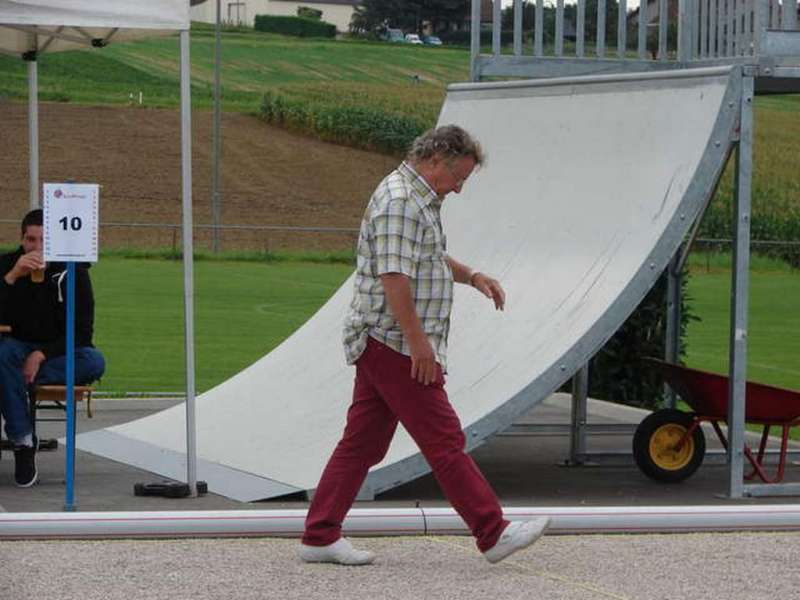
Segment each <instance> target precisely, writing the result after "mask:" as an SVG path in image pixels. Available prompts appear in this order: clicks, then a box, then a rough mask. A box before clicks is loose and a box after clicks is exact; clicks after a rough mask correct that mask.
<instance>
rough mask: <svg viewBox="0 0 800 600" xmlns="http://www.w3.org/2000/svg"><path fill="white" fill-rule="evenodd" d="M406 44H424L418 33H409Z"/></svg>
mask: <svg viewBox="0 0 800 600" xmlns="http://www.w3.org/2000/svg"><path fill="white" fill-rule="evenodd" d="M406 44H422V40H421V39H419V36H418V35H417V34H416V33H407V34H406Z"/></svg>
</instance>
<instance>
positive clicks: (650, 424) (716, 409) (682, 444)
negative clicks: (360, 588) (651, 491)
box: [633, 359, 800, 483]
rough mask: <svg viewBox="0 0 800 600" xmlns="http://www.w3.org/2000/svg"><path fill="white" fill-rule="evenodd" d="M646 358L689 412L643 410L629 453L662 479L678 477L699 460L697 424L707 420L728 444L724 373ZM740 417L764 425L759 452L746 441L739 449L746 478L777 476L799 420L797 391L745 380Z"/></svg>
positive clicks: (702, 445)
mask: <svg viewBox="0 0 800 600" xmlns="http://www.w3.org/2000/svg"><path fill="white" fill-rule="evenodd" d="M648 362H650V363H651V364H654V365H657V366H658V367H659V369H660V370H661V372H662V374H663V375H664V379H665V380H666V381H667V383H668V384H669V385H670V387H671V388H672V389H673V390H674V391H675V393H676V394H678V395H679V396H680V397H681V398H682V399H683V400H684V402H686V404H688V405H689V406H690V407H691V408H692V410H693V411H694V412H692V413H687V412H683V411H680V410H676V409H673V408H666V409H662V410H658V411H656V412H654V413H652V414H650V415H648V416H647V417H646V418H645V419H644V420H643V421H642V422H641V423H640V424H639V426H638V427H637V429H636V433H635V434H634V436H633V456H634V459H635V460H636V464H637V465H638V467H639V468H640V469H641V470H642V472H643V473H644V474H645V475H647V476H648V477H650V478H652V479H655V480H656V481H661V482H667V483H674V482H678V481H683V480H684V479H686V478H688V477H690V476H691V475H692V474H693V473H694V472H695V471H696V470H697V468H698V467H699V466H700V463H702V462H703V457H704V456H705V452H706V440H705V436H704V434H703V429H702V427H700V425H701V424H702V423H703V422H705V421H708V422H710V423H711V426H712V427H713V428H714V431H715V432H716V434H717V437H718V438H719V441H720V442H721V443H722V445H723V446H724V447H725V448H726V449H727V447H728V440H727V438H726V437H725V434H724V433H723V431H722V429H721V428H720V423H725V422H726V421H727V414H728V378H727V377H725V376H723V375H717V374H716V373H709V372H707V371H699V370H697V369H689V368H687V367H683V366H680V365H675V364H671V363H667V362H663V361H660V360H654V359H651V360H648ZM744 420H745V423H752V424H757V425H762V426H763V430H762V433H761V442H760V444H759V446H758V452H756V453H755V454H754V453H753V452H752V451H751V450H750V447H749V446H748V445H747V444H746V443H745V446H744V454H745V457H746V458H747V460H748V461H749V462H750V465H751V466H752V467H753V469H752V471H751V472H750V473H749V474H748V475H746V477H745V479H753V478H754V477H758V478H759V479H761V481H763V482H764V483H778V482H780V481H781V480H782V479H783V474H784V469H785V467H786V453H787V449H788V444H789V430H790V429H791V428H792V427H793V426H795V425H799V424H800V392H796V391H793V390H786V389H783V388H778V387H773V386H770V385H763V384H760V383H753V382H750V381H748V382H747V405H746V408H745V419H744ZM773 426H777V427H780V428H781V429H782V435H781V449H780V455H779V456H780V459H779V462H778V467H777V470H776V471H775V473H774V475H773V476H769V475H768V474H767V472H766V471H765V470H764V457H765V455H766V449H767V439H768V437H769V431H770V428H771V427H773Z"/></svg>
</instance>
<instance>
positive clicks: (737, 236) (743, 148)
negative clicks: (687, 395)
mask: <svg viewBox="0 0 800 600" xmlns="http://www.w3.org/2000/svg"><path fill="white" fill-rule="evenodd" d="M754 95H755V79H754V77H753V74H752V73H747V72H745V73H744V74H743V78H742V96H741V109H740V111H741V112H740V125H739V131H740V134H739V143H738V144H737V146H736V174H735V179H736V187H735V192H734V203H735V219H736V220H735V222H734V227H733V230H734V244H733V268H732V282H731V328H730V362H729V379H730V386H729V390H728V394H729V395H728V432H729V438H730V443H729V444H728V460H729V461H730V478H729V488H728V495H729V496H730V497H731V498H741V497H742V496H743V495H744V481H743V477H744V415H745V402H746V378H747V305H748V290H749V283H750V208H751V206H750V205H751V192H752V183H753V97H754Z"/></svg>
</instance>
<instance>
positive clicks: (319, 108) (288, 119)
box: [259, 92, 429, 154]
mask: <svg viewBox="0 0 800 600" xmlns="http://www.w3.org/2000/svg"><path fill="white" fill-rule="evenodd" d="M259 115H260V117H261V118H262V119H264V120H265V121H267V122H268V123H273V124H276V125H284V126H288V127H290V128H293V129H299V130H302V131H306V132H311V133H313V134H314V135H316V136H317V137H319V138H321V139H323V140H326V141H331V142H337V143H340V144H346V145H348V146H354V147H356V148H364V149H367V150H378V151H381V152H388V153H390V154H402V153H404V152H405V150H406V149H407V148H408V147H409V145H410V144H411V142H412V141H413V140H414V138H415V137H417V136H418V135H420V134H421V133H423V132H424V131H425V130H426V129H427V128H428V127H429V125H428V124H427V123H425V122H423V121H422V120H421V119H415V118H413V117H409V116H402V115H396V114H390V113H386V112H384V111H382V110H380V109H379V108H372V107H368V106H359V105H352V104H346V103H341V104H331V103H328V102H309V101H308V100H306V99H298V98H291V97H289V96H286V95H282V94H280V93H276V92H267V93H266V94H265V95H264V99H263V101H262V103H261V111H260V113H259Z"/></svg>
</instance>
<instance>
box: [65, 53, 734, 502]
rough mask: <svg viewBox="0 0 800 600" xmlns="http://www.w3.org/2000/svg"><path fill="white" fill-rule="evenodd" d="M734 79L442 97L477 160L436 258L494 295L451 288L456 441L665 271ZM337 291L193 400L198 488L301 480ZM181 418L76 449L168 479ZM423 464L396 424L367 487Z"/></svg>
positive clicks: (331, 440)
mask: <svg viewBox="0 0 800 600" xmlns="http://www.w3.org/2000/svg"><path fill="white" fill-rule="evenodd" d="M738 81H739V80H738V78H736V77H731V76H730V70H729V69H728V68H725V69H698V70H687V71H681V72H678V73H674V72H671V73H669V74H639V75H633V76H631V75H620V76H600V77H587V78H576V79H569V80H564V79H561V80H539V81H534V82H530V81H528V82H503V83H496V84H461V85H456V86H451V88H450V89H449V90H448V95H447V100H446V102H445V105H444V107H443V110H442V114H441V117H440V124H448V123H457V124H459V125H461V126H463V127H464V128H466V129H467V130H468V131H470V132H471V133H472V134H473V135H474V136H475V137H476V138H477V139H478V140H480V142H481V143H482V145H483V147H484V149H485V150H486V153H487V156H488V162H487V165H486V166H485V167H484V168H482V169H481V170H479V171H477V172H476V173H475V174H474V175H473V177H472V178H470V180H469V181H468V182H467V184H466V185H465V187H464V190H463V192H462V193H461V194H459V195H451V196H449V197H448V198H447V200H446V201H445V203H444V209H443V221H444V226H445V230H446V233H447V235H448V249H449V251H450V252H451V253H452V255H453V256H454V257H455V258H457V259H458V260H460V261H462V262H466V263H467V264H469V265H471V266H472V267H474V268H476V269H478V270H481V271H485V272H487V273H491V274H493V275H494V276H496V277H498V278H499V279H500V280H501V281H502V283H503V285H504V286H505V288H506V291H507V294H508V302H507V306H506V310H505V311H504V312H496V311H494V309H493V306H492V305H491V303H490V302H489V301H488V300H487V299H486V298H484V297H483V296H481V295H479V294H478V293H477V292H475V291H474V290H472V289H470V288H468V287H466V286H457V287H456V300H455V307H454V311H453V327H452V334H451V339H450V353H449V360H448V362H449V368H450V373H449V375H448V382H447V389H448V392H449V394H450V399H451V402H452V403H453V405H454V406H455V408H456V410H457V412H458V413H459V415H460V416H461V420H462V425H463V426H464V429H465V431H466V432H467V440H468V442H467V444H468V447H469V448H474V447H475V446H477V445H479V444H480V443H482V442H483V441H484V440H485V439H486V438H487V437H488V436H490V435H492V434H493V433H496V432H498V431H502V430H503V429H505V428H506V427H508V426H509V425H510V424H511V423H512V422H513V420H514V419H515V418H517V417H518V416H519V415H521V414H522V413H524V412H525V411H527V410H529V409H530V408H531V407H532V406H533V405H534V404H536V403H537V402H539V401H541V400H542V399H543V398H545V397H547V396H548V395H549V394H550V393H552V392H553V391H554V390H555V389H556V388H557V387H558V386H560V385H561V384H562V383H563V382H564V381H566V380H567V379H568V378H570V377H571V376H572V374H573V373H574V372H575V371H576V370H577V369H578V368H579V367H580V366H581V365H582V364H584V363H585V362H586V360H588V359H589V358H590V357H591V356H592V355H593V354H594V353H595V352H596V351H597V350H599V349H600V348H601V347H602V345H603V343H604V342H605V341H606V340H607V339H608V338H609V337H611V335H613V333H614V332H615V331H616V329H617V328H618V327H619V326H620V325H621V324H622V323H623V322H624V320H625V319H626V318H627V316H628V315H629V314H630V313H631V311H633V309H634V308H635V307H636V306H637V304H638V303H639V302H640V300H641V299H642V298H643V297H644V295H645V294H646V292H647V291H648V290H649V289H650V287H651V286H652V284H653V283H654V282H655V280H656V279H657V277H658V276H659V274H660V273H661V272H662V271H663V270H664V268H665V267H666V265H667V263H668V261H669V259H670V257H671V256H672V255H673V253H674V252H675V250H676V249H677V248H678V246H679V244H680V242H681V240H682V239H683V236H684V235H685V233H686V232H687V230H688V229H689V227H690V226H691V224H692V222H693V221H694V220H695V218H696V217H697V215H698V214H699V212H700V211H701V209H702V207H703V204H704V202H705V201H706V199H707V198H708V197H709V196H710V194H711V193H712V191H713V187H714V184H715V182H716V181H717V179H718V177H719V174H720V172H721V170H722V167H723V165H724V162H725V158H726V156H727V153H728V151H729V143H730V142H729V140H730V139H731V134H732V132H733V130H734V128H735V127H736V122H737V118H738V100H736V99H737V94H738V88H737V85H738ZM364 201H365V203H366V201H367V199H366V198H365V199H364ZM351 288H352V279H350V280H348V281H347V282H346V283H345V284H344V285H343V286H342V288H341V289H339V290H338V291H337V292H336V294H334V296H333V297H332V298H331V299H330V300H329V301H328V303H327V304H326V305H325V306H323V307H322V308H321V309H320V311H319V312H318V313H317V314H316V315H314V317H312V318H311V319H310V320H309V321H308V322H307V323H306V324H305V325H304V326H303V327H301V328H300V329H299V330H298V331H297V332H295V333H294V334H293V335H292V336H291V337H290V338H289V339H287V340H286V341H285V342H284V343H283V344H282V345H281V346H279V347H278V348H276V349H275V350H274V351H273V352H271V353H270V354H269V355H267V356H265V357H264V358H262V359H261V360H259V361H258V362H256V363H255V364H253V365H252V366H250V367H249V368H247V369H246V370H244V371H242V372H241V373H239V374H238V375H236V376H234V377H233V378H231V379H230V380H228V381H226V382H224V383H223V384H221V385H219V386H218V387H216V388H214V389H212V390H210V391H209V392H207V393H205V394H203V395H202V396H200V397H199V398H198V399H197V428H198V438H197V439H198V443H197V447H198V454H199V459H200V461H199V465H198V478H199V479H206V480H207V481H208V484H209V488H210V489H211V490H212V491H214V492H216V493H219V494H223V495H226V496H229V497H232V498H237V499H240V500H244V501H247V500H254V499H258V498H266V497H271V496H277V495H282V494H286V493H289V492H292V491H301V490H308V489H312V488H313V487H314V486H316V484H317V481H318V478H319V476H320V474H321V472H322V469H323V467H324V465H325V462H326V461H327V458H328V456H329V455H330V453H331V451H332V450H333V448H334V445H335V444H336V442H337V441H338V439H339V436H340V434H341V431H342V428H343V425H344V419H345V413H346V409H347V406H348V404H349V401H350V394H351V388H352V382H353V376H354V369H353V368H352V367H347V366H346V365H345V363H344V358H343V351H342V348H341V342H340V338H341V323H342V319H343V317H344V314H345V312H346V310H347V305H348V303H349V301H350V298H351V293H352V289H351ZM184 412H185V411H184V410H183V407H176V408H173V409H170V410H167V411H164V412H161V413H158V414H155V415H152V416H150V417H147V418H144V419H141V420H138V421H135V422H132V423H128V424H125V425H122V426H118V427H114V428H111V429H109V430H104V431H99V432H93V433H87V434H82V435H80V436H78V447H79V448H81V449H83V450H88V451H90V452H93V453H96V454H100V455H104V456H107V457H109V458H112V459H115V460H118V461H120V462H124V463H128V464H132V465H135V466H138V467H141V468H145V469H147V470H150V471H153V472H155V473H159V474H162V475H165V476H169V477H174V478H178V479H181V478H183V477H184V476H185V464H186V456H185V447H186V443H185V414H184ZM428 470H429V468H428V466H427V464H426V463H425V461H424V460H423V458H422V457H421V455H420V454H419V452H418V449H417V448H416V446H415V445H414V443H413V441H412V440H411V439H410V438H409V437H408V436H407V434H406V433H405V432H404V431H402V430H401V429H398V434H397V435H396V437H395V440H394V442H393V444H392V446H391V448H390V450H389V453H388V455H387V456H386V458H385V460H384V461H383V462H382V463H381V464H380V465H377V466H376V467H374V468H373V469H372V471H371V472H370V475H369V478H368V480H367V484H366V486H367V489H368V490H370V491H372V492H375V493H377V492H380V491H384V490H386V489H389V488H391V487H394V486H396V485H399V484H401V483H405V482H406V481H409V480H411V479H413V478H415V477H418V476H420V475H422V474H424V473H426V472H428Z"/></svg>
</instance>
